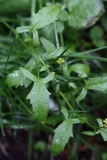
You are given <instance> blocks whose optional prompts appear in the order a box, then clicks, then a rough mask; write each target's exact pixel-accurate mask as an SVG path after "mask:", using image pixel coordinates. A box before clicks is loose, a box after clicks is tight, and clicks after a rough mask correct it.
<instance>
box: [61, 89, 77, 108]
mask: <svg viewBox="0 0 107 160" xmlns="http://www.w3.org/2000/svg"><path fill="white" fill-rule="evenodd" d="M60 95H61V96H62V97H63V99H64V100H65V102H66V103H67V105H68V107H69V108H70V109H71V110H74V109H73V107H72V106H71V105H70V103H69V102H68V100H67V99H66V97H65V96H64V94H63V93H62V92H61V91H60Z"/></svg>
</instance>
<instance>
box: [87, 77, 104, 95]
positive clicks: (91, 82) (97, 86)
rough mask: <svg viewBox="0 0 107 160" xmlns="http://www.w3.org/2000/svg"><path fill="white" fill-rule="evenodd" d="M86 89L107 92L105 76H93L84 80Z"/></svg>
mask: <svg viewBox="0 0 107 160" xmlns="http://www.w3.org/2000/svg"><path fill="white" fill-rule="evenodd" d="M85 83H86V87H85V88H86V89H92V90H99V91H102V92H104V93H106V92H107V76H106V75H105V76H102V77H94V78H89V79H88V80H85Z"/></svg>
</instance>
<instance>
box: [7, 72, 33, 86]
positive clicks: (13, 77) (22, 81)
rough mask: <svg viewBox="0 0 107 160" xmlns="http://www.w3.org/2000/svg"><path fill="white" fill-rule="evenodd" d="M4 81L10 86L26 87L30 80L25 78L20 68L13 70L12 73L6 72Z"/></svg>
mask: <svg viewBox="0 0 107 160" xmlns="http://www.w3.org/2000/svg"><path fill="white" fill-rule="evenodd" d="M5 83H6V84H7V85H9V86H10V87H12V86H15V87H18V86H20V85H21V86H23V85H24V86H25V87H28V86H29V84H30V83H31V80H30V79H28V78H26V77H25V76H24V75H23V73H22V72H21V71H20V70H15V71H13V73H10V74H8V76H7V78H6V81H5Z"/></svg>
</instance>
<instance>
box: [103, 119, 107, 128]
mask: <svg viewBox="0 0 107 160" xmlns="http://www.w3.org/2000/svg"><path fill="white" fill-rule="evenodd" d="M103 123H104V125H103V126H104V127H105V128H107V118H105V120H103Z"/></svg>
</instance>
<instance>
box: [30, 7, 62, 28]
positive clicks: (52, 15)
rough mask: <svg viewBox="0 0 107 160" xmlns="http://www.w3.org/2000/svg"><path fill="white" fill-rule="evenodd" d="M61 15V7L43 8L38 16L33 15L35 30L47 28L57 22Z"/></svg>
mask: <svg viewBox="0 0 107 160" xmlns="http://www.w3.org/2000/svg"><path fill="white" fill-rule="evenodd" d="M59 13H60V7H59V6H57V5H49V6H47V7H44V8H42V9H41V10H40V11H39V12H38V13H37V14H35V13H34V14H33V24H32V26H33V30H37V29H40V28H43V27H45V26H46V25H48V24H50V23H53V22H54V21H55V20H57V17H58V15H59Z"/></svg>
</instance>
